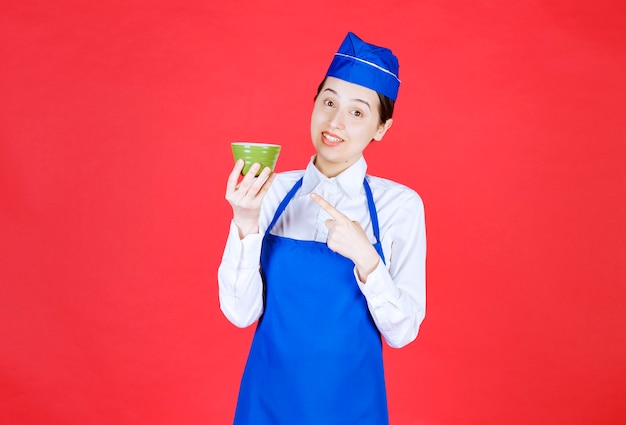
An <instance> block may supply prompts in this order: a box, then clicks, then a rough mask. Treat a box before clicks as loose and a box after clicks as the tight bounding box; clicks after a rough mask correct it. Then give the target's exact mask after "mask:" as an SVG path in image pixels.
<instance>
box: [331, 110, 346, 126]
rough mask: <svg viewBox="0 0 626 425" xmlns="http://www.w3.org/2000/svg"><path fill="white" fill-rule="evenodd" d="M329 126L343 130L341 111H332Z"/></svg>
mask: <svg viewBox="0 0 626 425" xmlns="http://www.w3.org/2000/svg"><path fill="white" fill-rule="evenodd" d="M329 123H330V126H331V127H333V128H343V115H342V114H341V111H339V110H334V111H333V114H332V115H331V116H330V120H329Z"/></svg>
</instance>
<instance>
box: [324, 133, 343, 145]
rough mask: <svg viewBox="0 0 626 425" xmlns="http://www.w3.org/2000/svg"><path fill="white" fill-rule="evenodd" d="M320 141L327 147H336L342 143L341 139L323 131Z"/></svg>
mask: <svg viewBox="0 0 626 425" xmlns="http://www.w3.org/2000/svg"><path fill="white" fill-rule="evenodd" d="M322 141H323V142H324V144H325V145H327V146H337V145H339V144H341V143H342V142H343V139H342V138H340V137H338V136H336V135H334V134H332V133H329V132H327V131H325V132H323V133H322Z"/></svg>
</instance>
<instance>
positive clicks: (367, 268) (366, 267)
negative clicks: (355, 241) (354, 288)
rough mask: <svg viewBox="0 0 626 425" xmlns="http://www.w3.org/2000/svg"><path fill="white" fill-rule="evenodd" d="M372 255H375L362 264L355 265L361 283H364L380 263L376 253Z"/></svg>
mask: <svg viewBox="0 0 626 425" xmlns="http://www.w3.org/2000/svg"><path fill="white" fill-rule="evenodd" d="M374 253H375V255H372V256H369V257H368V258H367V259H366V260H364V261H363V262H360V263H358V264H355V266H356V273H357V276H358V277H359V280H360V281H361V283H366V282H367V278H368V276H369V275H370V274H372V273H373V272H374V270H376V269H377V268H378V264H379V263H380V257H379V256H378V253H377V252H376V251H374Z"/></svg>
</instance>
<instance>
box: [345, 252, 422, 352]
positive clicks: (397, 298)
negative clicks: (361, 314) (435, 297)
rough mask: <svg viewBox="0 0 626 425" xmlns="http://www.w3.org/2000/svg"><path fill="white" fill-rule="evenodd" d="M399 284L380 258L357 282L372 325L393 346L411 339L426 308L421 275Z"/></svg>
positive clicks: (417, 329)
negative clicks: (360, 280) (364, 280)
mask: <svg viewBox="0 0 626 425" xmlns="http://www.w3.org/2000/svg"><path fill="white" fill-rule="evenodd" d="M356 276H357V275H356V270H355V277H356ZM400 286H401V287H399V286H398V285H397V284H396V283H394V282H393V280H392V278H391V276H390V275H389V273H388V271H387V270H386V268H385V266H384V264H383V263H382V262H381V263H380V264H379V265H378V267H377V268H376V269H375V270H374V271H373V272H372V273H370V275H369V276H368V280H367V282H366V284H359V287H360V288H361V291H362V292H363V295H364V296H365V298H366V300H367V305H368V308H369V311H370V313H371V315H372V318H373V320H374V323H375V324H376V327H377V328H378V330H379V331H380V333H381V335H382V336H383V338H384V339H385V341H386V342H387V344H389V346H391V347H394V348H400V347H403V346H405V345H407V344H409V343H410V342H412V341H413V340H415V338H416V337H417V334H418V332H419V328H420V325H421V323H422V321H423V320H424V316H425V312H426V305H425V290H424V280H423V278H421V277H420V276H416V277H415V279H414V280H413V281H412V282H411V284H410V285H409V284H408V283H404V284H403V285H400Z"/></svg>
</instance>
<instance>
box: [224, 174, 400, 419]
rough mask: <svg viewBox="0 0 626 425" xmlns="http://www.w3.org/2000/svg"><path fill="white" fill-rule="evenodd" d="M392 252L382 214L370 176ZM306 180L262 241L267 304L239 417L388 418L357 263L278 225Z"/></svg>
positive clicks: (376, 342)
mask: <svg viewBox="0 0 626 425" xmlns="http://www.w3.org/2000/svg"><path fill="white" fill-rule="evenodd" d="M363 184H364V187H365V192H366V195H367V203H368V208H369V211H370V217H371V220H372V227H373V230H374V235H375V237H376V244H375V245H374V247H375V248H376V250H377V251H378V253H379V255H380V256H381V258H382V259H383V261H384V256H383V253H382V248H381V244H380V238H379V229H378V216H377V214H376V208H375V206H374V200H373V197H372V193H371V190H370V187H369V185H368V183H367V181H366V180H364V181H363ZM301 185H302V179H300V180H299V181H298V182H297V183H296V184H295V185H294V187H293V188H292V189H291V190H290V191H289V193H288V194H287V195H286V196H285V198H284V199H283V201H282V202H281V204H280V205H279V207H278V209H277V210H276V213H275V215H274V218H273V220H272V222H271V224H270V225H269V226H268V228H267V231H266V232H265V236H264V238H263V244H262V248H261V273H262V276H263V280H264V284H265V293H264V296H265V300H264V304H265V310H264V313H263V315H262V316H261V318H260V319H259V323H258V325H257V328H256V331H255V334H254V338H253V341H252V345H251V348H250V353H249V355H248V360H247V363H246V367H245V370H244V373H243V377H242V381H241V386H240V390H239V399H238V402H237V409H236V411H235V420H234V424H235V425H349V424H359V425H386V424H388V414H387V397H386V390H385V380H384V374H383V358H382V341H381V337H380V333H379V331H378V329H377V328H376V326H375V324H374V322H373V320H372V318H371V316H370V313H369V310H368V308H367V303H366V301H365V297H364V296H363V294H362V293H361V291H360V289H359V288H358V286H357V285H358V283H357V282H355V279H354V274H353V269H354V263H353V262H352V261H351V260H349V259H348V258H346V257H343V256H342V255H340V254H337V253H336V252H333V251H331V250H330V249H329V248H328V246H327V245H326V244H325V243H321V242H316V241H302V240H295V239H290V238H286V237H280V236H275V235H271V234H270V230H271V229H272V227H273V226H274V224H275V223H276V221H277V220H278V218H279V217H280V215H281V214H282V212H283V211H284V209H285V207H286V206H287V204H288V203H289V201H290V200H291V198H293V196H294V194H295V193H296V192H297V190H298V189H299V188H300V186H301Z"/></svg>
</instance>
